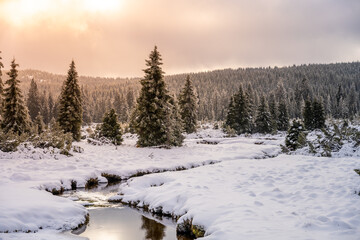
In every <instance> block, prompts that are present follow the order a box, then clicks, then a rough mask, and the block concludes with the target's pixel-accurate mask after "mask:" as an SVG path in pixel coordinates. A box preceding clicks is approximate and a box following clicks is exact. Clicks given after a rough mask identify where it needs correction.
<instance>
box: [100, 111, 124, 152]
mask: <svg viewBox="0 0 360 240" xmlns="http://www.w3.org/2000/svg"><path fill="white" fill-rule="evenodd" d="M99 135H100V137H106V138H108V139H109V140H111V142H112V143H113V144H115V145H120V144H121V143H122V141H123V139H122V130H121V127H120V124H119V123H118V116H117V114H116V113H115V110H114V109H113V108H112V109H110V111H109V112H107V113H105V116H104V118H103V122H102V124H101V128H100V133H99Z"/></svg>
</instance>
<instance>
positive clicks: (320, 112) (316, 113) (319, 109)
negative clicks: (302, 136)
mask: <svg viewBox="0 0 360 240" xmlns="http://www.w3.org/2000/svg"><path fill="white" fill-rule="evenodd" d="M312 111H313V128H314V129H321V128H324V127H325V111H324V107H323V105H322V103H321V102H320V101H319V100H317V99H315V100H314V101H313V103H312Z"/></svg>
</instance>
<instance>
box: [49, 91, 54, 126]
mask: <svg viewBox="0 0 360 240" xmlns="http://www.w3.org/2000/svg"><path fill="white" fill-rule="evenodd" d="M48 106H49V123H50V122H51V119H53V118H54V119H55V118H56V116H55V114H54V113H55V102H54V98H53V96H52V94H51V92H49V97H48Z"/></svg>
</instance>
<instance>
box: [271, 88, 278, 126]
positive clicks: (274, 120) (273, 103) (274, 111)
mask: <svg viewBox="0 0 360 240" xmlns="http://www.w3.org/2000/svg"><path fill="white" fill-rule="evenodd" d="M269 112H270V117H271V127H272V131H274V132H276V131H277V130H278V125H277V122H278V115H279V113H278V106H277V103H276V100H275V95H274V94H270V97H269Z"/></svg>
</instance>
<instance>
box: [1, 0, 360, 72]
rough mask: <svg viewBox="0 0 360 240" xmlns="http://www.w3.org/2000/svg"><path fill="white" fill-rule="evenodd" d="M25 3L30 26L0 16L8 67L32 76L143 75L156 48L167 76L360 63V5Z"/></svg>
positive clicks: (229, 0) (160, 0)
mask: <svg viewBox="0 0 360 240" xmlns="http://www.w3.org/2000/svg"><path fill="white" fill-rule="evenodd" d="M12 1H25V0H12ZM26 1H27V2H34V3H35V2H38V4H39V5H38V6H37V5H35V6H34V10H33V12H31V11H30V12H31V14H29V13H26V11H25V10H20V12H21V13H23V12H24V11H25V13H24V14H23V15H21V17H23V18H24V19H26V21H24V22H16V21H12V20H9V19H7V20H6V19H5V18H6V16H5V15H4V14H0V16H3V17H0V27H1V29H2V30H4V31H3V33H2V34H1V35H0V46H1V48H2V49H0V50H2V52H3V53H2V54H3V56H4V59H6V60H7V61H10V60H9V58H10V57H12V56H13V55H15V57H17V58H18V60H19V62H20V64H21V66H22V67H26V68H36V69H42V70H48V71H52V72H56V73H59V72H62V73H66V69H67V66H68V64H69V62H70V61H71V59H72V58H74V59H75V61H76V63H77V67H78V70H79V72H80V74H82V75H97V76H99V75H100V76H142V72H141V69H143V68H144V67H145V65H144V59H145V58H146V57H147V56H148V54H149V52H150V50H151V49H152V48H153V46H154V45H155V44H157V45H158V47H159V50H160V52H161V53H162V55H163V59H164V70H165V71H166V72H167V73H178V72H185V71H199V70H206V69H216V68H224V67H241V66H269V65H272V66H273V65H292V64H302V63H313V62H339V61H354V60H359V54H360V28H359V27H358V26H360V18H359V17H358V16H359V14H360V2H359V1H357V0H347V1H340V0H315V1H314V0H303V1H286V0H273V1H268V0H254V1H245V0H223V1H221V0H197V1H190V0H183V1H169V0H121V5H113V6H117V7H116V8H115V7H114V8H111V7H110V9H109V8H107V9H106V6H105V7H104V8H103V9H102V8H100V7H96V6H97V4H98V3H99V2H101V0H91V2H92V4H93V5H92V7H89V5H84V2H83V1H82V0H76V1H69V0H52V1H50V0H26ZM84 1H85V0H84ZM108 1H110V0H108ZM7 2H9V0H5V1H4V0H3V1H0V9H4V8H2V7H1V4H5V3H7ZM50 2H51V3H50ZM119 3H120V2H113V4H119ZM86 6H87V7H86ZM20 9H21V7H20ZM90 9H91V10H90ZM4 16H5V17H4ZM21 17H20V19H21Z"/></svg>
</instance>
